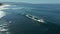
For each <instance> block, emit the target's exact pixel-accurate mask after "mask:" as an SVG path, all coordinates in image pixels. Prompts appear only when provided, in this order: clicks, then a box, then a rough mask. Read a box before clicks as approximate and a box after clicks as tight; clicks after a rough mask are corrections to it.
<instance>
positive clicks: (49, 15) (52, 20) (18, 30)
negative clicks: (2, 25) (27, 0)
mask: <svg viewBox="0 0 60 34" xmlns="http://www.w3.org/2000/svg"><path fill="white" fill-rule="evenodd" d="M10 5H11V6H10V7H7V8H10V9H6V10H3V11H5V12H6V14H7V15H6V16H5V17H3V18H2V19H3V20H5V21H7V22H9V21H11V22H12V23H11V24H10V25H9V31H10V32H11V34H60V4H20V3H18V4H17V3H14V4H10ZM14 8H17V9H14ZM25 14H30V15H33V16H37V17H38V18H42V19H43V20H44V21H45V23H39V22H37V21H34V20H32V19H29V18H27V17H26V16H25Z"/></svg>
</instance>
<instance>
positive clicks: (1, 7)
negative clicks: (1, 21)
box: [0, 5, 10, 10]
mask: <svg viewBox="0 0 60 34" xmlns="http://www.w3.org/2000/svg"><path fill="white" fill-rule="evenodd" d="M8 6H10V5H2V6H0V10H3V9H5V7H8Z"/></svg>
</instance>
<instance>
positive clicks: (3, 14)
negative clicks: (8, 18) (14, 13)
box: [0, 11, 6, 19]
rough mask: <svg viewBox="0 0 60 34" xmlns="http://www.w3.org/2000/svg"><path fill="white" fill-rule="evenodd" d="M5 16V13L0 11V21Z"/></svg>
mask: <svg viewBox="0 0 60 34" xmlns="http://www.w3.org/2000/svg"><path fill="white" fill-rule="evenodd" d="M5 15H6V13H5V12H4V11H0V19H1V18H2V17H4V16H5Z"/></svg>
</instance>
